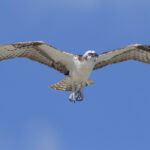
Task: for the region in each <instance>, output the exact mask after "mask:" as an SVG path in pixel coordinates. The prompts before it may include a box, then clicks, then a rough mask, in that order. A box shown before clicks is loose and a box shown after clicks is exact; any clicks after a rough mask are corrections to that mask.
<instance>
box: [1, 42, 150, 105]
mask: <svg viewBox="0 0 150 150" xmlns="http://www.w3.org/2000/svg"><path fill="white" fill-rule="evenodd" d="M16 57H26V58H29V59H31V60H34V61H37V62H40V63H42V64H45V65H47V66H49V67H51V68H54V69H56V70H58V71H59V72H61V73H63V74H65V75H66V76H67V78H65V79H63V80H62V81H60V82H58V83H56V84H54V85H52V86H51V88H52V89H55V90H61V91H72V93H71V95H70V96H69V99H70V100H71V101H73V102H75V101H76V100H83V91H82V89H83V88H84V87H86V86H88V85H92V84H94V82H93V81H91V80H90V79H89V76H90V74H91V72H92V71H93V70H96V69H99V68H102V67H104V66H107V65H110V64H114V63H118V62H122V61H127V60H137V61H140V62H144V63H148V64H150V46H147V45H142V44H133V45H130V46H126V47H123V48H119V49H116V50H112V51H109V52H106V53H103V54H100V55H98V54H96V52H95V51H87V52H86V53H85V54H84V55H74V54H70V53H67V52H64V51H60V50H58V49H56V48H54V47H52V46H50V45H48V44H46V43H44V42H42V41H37V42H23V43H14V44H6V45H0V61H1V60H5V59H11V58H16Z"/></svg>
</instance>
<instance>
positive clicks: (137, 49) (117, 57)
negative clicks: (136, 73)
mask: <svg viewBox="0 0 150 150" xmlns="http://www.w3.org/2000/svg"><path fill="white" fill-rule="evenodd" d="M127 60H136V61H140V62H144V63H148V64H150V46H147V45H142V44H133V45H129V46H126V47H123V48H120V49H115V50H112V51H110V52H106V53H103V54H101V55H99V57H98V59H97V62H96V64H95V67H94V70H96V69H98V68H102V67H104V66H106V65H110V64H114V63H118V62H122V61H127Z"/></svg>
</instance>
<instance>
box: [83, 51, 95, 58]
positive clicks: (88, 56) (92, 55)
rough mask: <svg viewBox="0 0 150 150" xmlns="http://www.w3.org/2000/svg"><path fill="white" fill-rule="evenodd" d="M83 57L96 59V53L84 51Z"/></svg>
mask: <svg viewBox="0 0 150 150" xmlns="http://www.w3.org/2000/svg"><path fill="white" fill-rule="evenodd" d="M83 58H84V59H86V60H94V61H96V59H97V58H98V54H97V53H96V52H95V51H92V50H89V51H87V52H85V54H84V55H83Z"/></svg>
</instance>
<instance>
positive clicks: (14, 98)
mask: <svg viewBox="0 0 150 150" xmlns="http://www.w3.org/2000/svg"><path fill="white" fill-rule="evenodd" d="M149 8H150V1H148V0H110V1H109V0H53V1H52V0H13V1H10V0H1V1H0V44H4V43H13V42H22V41H37V40H43V41H45V42H47V43H49V44H51V45H53V46H54V47H57V48H59V49H61V50H65V51H68V52H70V53H74V54H82V53H84V52H85V51H86V50H88V49H94V50H95V51H96V52H97V53H102V52H104V51H108V50H112V49H115V48H120V47H123V46H126V45H129V44H134V43H143V44H150V13H149ZM149 77H150V65H148V64H143V63H139V62H134V61H129V62H123V63H119V64H115V65H112V66H107V67H105V68H103V69H101V70H98V71H95V72H93V73H92V75H91V79H92V80H93V81H95V82H96V84H95V85H93V86H89V87H87V88H85V89H84V94H85V99H84V101H83V102H80V103H75V104H74V103H70V102H69V100H68V96H69V94H70V93H67V92H59V91H54V90H52V89H50V88H48V87H49V85H52V84H54V83H56V82H58V81H60V80H61V79H63V78H64V75H62V74H60V73H58V72H57V71H55V70H53V69H51V68H48V67H47V66H44V65H42V64H39V63H37V62H33V61H30V60H27V59H23V58H22V59H13V60H7V61H2V62H0V149H1V150H133V149H136V150H142V149H144V150H149V149H150V142H149V141H150V95H149V93H150V78H149Z"/></svg>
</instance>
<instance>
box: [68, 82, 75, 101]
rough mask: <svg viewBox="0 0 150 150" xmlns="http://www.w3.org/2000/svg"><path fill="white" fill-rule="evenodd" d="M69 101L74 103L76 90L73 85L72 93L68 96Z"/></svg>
mask: <svg viewBox="0 0 150 150" xmlns="http://www.w3.org/2000/svg"><path fill="white" fill-rule="evenodd" d="M69 100H70V101H71V102H74V103H75V101H76V89H75V88H74V86H73V84H72V93H71V94H70V96H69Z"/></svg>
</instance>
